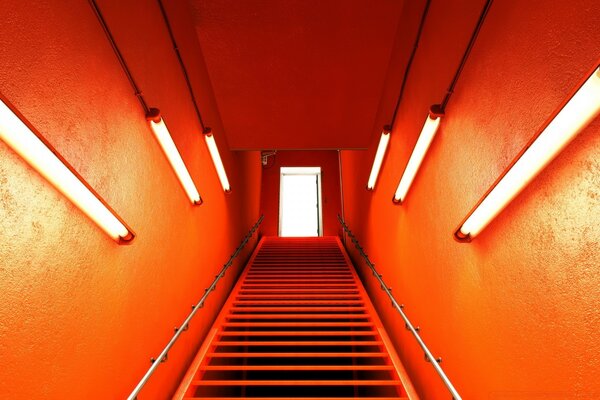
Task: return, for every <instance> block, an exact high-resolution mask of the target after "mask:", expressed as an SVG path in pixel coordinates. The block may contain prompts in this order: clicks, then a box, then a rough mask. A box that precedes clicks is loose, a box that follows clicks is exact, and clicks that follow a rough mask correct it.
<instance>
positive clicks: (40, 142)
mask: <svg viewBox="0 0 600 400" xmlns="http://www.w3.org/2000/svg"><path fill="white" fill-rule="evenodd" d="M0 139H2V141H4V142H5V143H6V144H7V145H8V146H9V147H10V148H12V149H13V150H14V151H15V152H16V153H17V154H18V155H19V156H21V157H22V158H23V159H24V160H25V161H27V163H28V164H29V165H31V167H33V169H35V170H36V171H37V172H38V173H39V174H40V175H42V176H43V177H44V178H45V179H46V180H48V182H50V183H51V184H52V185H53V186H54V187H55V188H56V189H57V190H58V191H59V192H61V193H62V194H63V195H64V196H65V197H67V198H68V199H69V200H70V201H71V202H72V203H73V204H74V205H75V206H77V207H78V208H79V209H80V210H81V211H83V212H84V213H85V214H86V215H87V216H88V217H89V218H90V219H91V220H92V221H94V222H95V223H96V224H97V225H98V226H99V227H100V228H101V229H102V230H103V231H104V232H106V233H107V234H108V235H109V236H110V237H111V238H113V239H114V240H116V241H117V242H118V243H120V244H126V243H130V242H131V240H133V238H134V236H135V234H134V233H133V231H132V230H131V229H130V228H129V227H128V226H127V225H126V224H125V223H124V222H123V221H122V220H121V218H119V217H118V216H117V215H116V213H115V212H114V211H113V210H112V209H111V208H110V207H109V206H108V205H107V204H106V203H105V202H104V200H102V199H101V198H100V196H99V195H98V194H97V193H96V192H95V191H94V190H93V189H92V188H91V187H90V186H89V185H88V184H87V183H86V182H85V181H84V180H83V178H82V177H81V176H80V175H79V174H78V173H77V172H76V171H75V170H74V169H73V167H71V165H69V164H68V163H67V162H66V160H64V159H63V158H62V157H61V156H60V155H59V154H58V152H57V151H56V150H54V149H53V148H52V147H51V146H50V144H49V143H48V142H46V141H45V140H44V139H43V138H42V137H41V136H40V135H38V134H37V133H36V132H35V131H34V129H33V128H30V127H29V125H28V124H27V123H25V122H24V118H22V117H21V116H19V115H17V114H16V112H14V111H13V109H12V107H11V106H10V105H9V103H8V102H7V101H5V100H3V99H0Z"/></svg>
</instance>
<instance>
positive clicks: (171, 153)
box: [146, 108, 202, 205]
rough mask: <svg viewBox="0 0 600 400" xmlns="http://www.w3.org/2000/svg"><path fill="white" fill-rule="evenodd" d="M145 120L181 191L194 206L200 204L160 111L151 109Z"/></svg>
mask: <svg viewBox="0 0 600 400" xmlns="http://www.w3.org/2000/svg"><path fill="white" fill-rule="evenodd" d="M146 119H147V120H148V122H150V126H151V127H152V131H153V132H154V136H155V137H156V140H158V143H159V144H160V147H161V148H162V149H163V152H164V153H165V155H166V156H167V159H168V160H169V163H170V164H171V167H172V168H173V171H175V175H177V178H178V179H179V182H180V183H181V186H182V187H183V190H185V193H186V194H187V196H188V198H189V199H190V201H191V202H192V204H194V205H199V204H202V198H200V194H199V193H198V189H196V185H195V184H194V181H193V180H192V177H191V176H190V173H189V172H188V170H187V168H186V167H185V164H184V163H183V159H182V158H181V155H180V154H179V151H177V147H176V146H175V143H174V142H173V138H172V137H171V134H170V133H169V130H168V129H167V125H165V121H164V120H163V119H162V117H161V115H160V111H159V110H158V109H156V108H151V109H150V111H149V112H148V114H147V115H146Z"/></svg>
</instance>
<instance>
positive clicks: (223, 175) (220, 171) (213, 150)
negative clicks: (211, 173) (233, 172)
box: [203, 127, 231, 193]
mask: <svg viewBox="0 0 600 400" xmlns="http://www.w3.org/2000/svg"><path fill="white" fill-rule="evenodd" d="M203 133H204V140H206V146H207V147H208V151H209V152H210V157H211V158H212V161H213V164H214V165H215V169H216V170H217V175H219V180H220V181H221V186H222V187H223V190H224V191H225V193H229V192H231V186H230V185H229V179H227V172H225V167H224V166H223V161H222V160H221V156H220V155H219V149H218V148H217V143H216V142H215V137H214V136H213V134H212V130H211V129H210V128H208V127H207V128H205V129H204V132H203Z"/></svg>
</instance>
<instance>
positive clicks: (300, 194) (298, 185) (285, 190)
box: [279, 167, 323, 237]
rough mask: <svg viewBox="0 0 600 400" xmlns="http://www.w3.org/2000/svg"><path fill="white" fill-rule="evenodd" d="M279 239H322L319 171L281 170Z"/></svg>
mask: <svg viewBox="0 0 600 400" xmlns="http://www.w3.org/2000/svg"><path fill="white" fill-rule="evenodd" d="M279 182H280V186H279V236H287V237H291V236H296V237H297V236H302V237H314V236H323V215H322V210H321V167H281V172H280V179H279Z"/></svg>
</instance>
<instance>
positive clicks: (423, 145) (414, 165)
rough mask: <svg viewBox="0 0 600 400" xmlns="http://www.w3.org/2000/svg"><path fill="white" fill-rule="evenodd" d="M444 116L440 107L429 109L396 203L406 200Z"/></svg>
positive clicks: (397, 193) (398, 190)
mask: <svg viewBox="0 0 600 400" xmlns="http://www.w3.org/2000/svg"><path fill="white" fill-rule="evenodd" d="M443 116H444V113H443V111H442V110H441V108H440V106H439V105H434V106H432V107H431V108H430V109H429V115H427V119H426V120H425V124H424V125H423V128H422V129H421V133H420V134H419V138H418V139H417V144H416V145H415V148H414V149H413V151H412V154H411V155H410V159H409V160H408V164H406V168H405V169H404V173H403V174H402V178H400V183H399V184H398V188H397V189H396V193H395V194H394V198H393V201H394V203H396V204H401V203H402V202H403V201H404V199H406V193H408V189H410V185H411V184H412V183H413V180H414V179H415V176H416V175H417V171H418V170H419V167H420V166H421V163H422V162H423V159H424V158H425V154H427V150H428V149H429V146H430V145H431V142H432V141H433V138H434V137H435V133H436V132H437V130H438V127H439V126H440V121H441V118H442V117H443Z"/></svg>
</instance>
